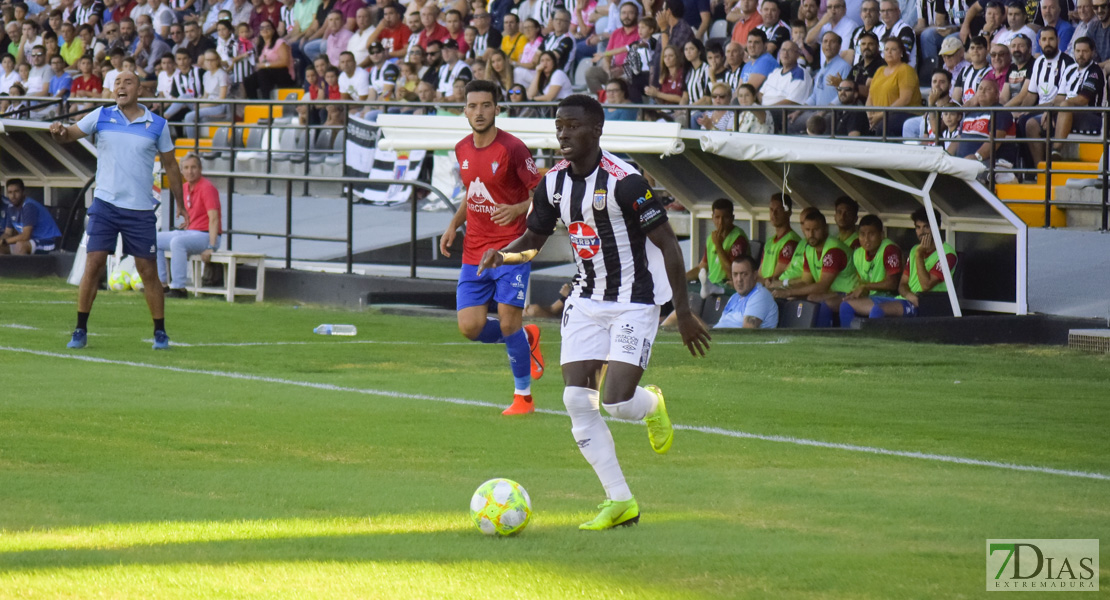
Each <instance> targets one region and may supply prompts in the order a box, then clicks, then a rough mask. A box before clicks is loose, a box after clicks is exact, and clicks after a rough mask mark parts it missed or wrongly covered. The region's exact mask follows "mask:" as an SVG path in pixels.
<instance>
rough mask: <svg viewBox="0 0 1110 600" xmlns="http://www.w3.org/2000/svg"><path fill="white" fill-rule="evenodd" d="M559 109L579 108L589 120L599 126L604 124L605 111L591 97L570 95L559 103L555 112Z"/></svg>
mask: <svg viewBox="0 0 1110 600" xmlns="http://www.w3.org/2000/svg"><path fill="white" fill-rule="evenodd" d="M560 108H581V109H582V112H583V113H585V114H586V117H587V118H588V119H589V120H591V121H593V122H594V123H596V124H597V125H599V126H600V125H604V124H605V109H604V108H602V107H601V103H600V102H598V101H597V100H595V99H594V98H593V97H591V96H587V95H585V94H571V95H570V96H567V97H566V98H563V99H562V100H560V101H559V106H558V107H557V108H556V112H558V110H559V109H560Z"/></svg>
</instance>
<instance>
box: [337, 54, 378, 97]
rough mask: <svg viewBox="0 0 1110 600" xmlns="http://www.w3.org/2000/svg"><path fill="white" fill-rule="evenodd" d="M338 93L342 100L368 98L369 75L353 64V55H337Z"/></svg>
mask: <svg viewBox="0 0 1110 600" xmlns="http://www.w3.org/2000/svg"><path fill="white" fill-rule="evenodd" d="M339 93H340V96H342V98H343V99H344V100H366V99H367V98H368V97H369V96H370V74H369V73H367V72H366V70H365V69H360V68H358V65H356V64H355V55H354V54H353V53H351V52H344V53H343V54H340V55H339Z"/></svg>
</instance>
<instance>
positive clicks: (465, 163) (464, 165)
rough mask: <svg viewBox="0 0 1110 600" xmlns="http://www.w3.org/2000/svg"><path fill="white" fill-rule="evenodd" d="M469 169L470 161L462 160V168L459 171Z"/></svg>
mask: <svg viewBox="0 0 1110 600" xmlns="http://www.w3.org/2000/svg"><path fill="white" fill-rule="evenodd" d="M469 168H470V161H469V160H465V159H464V160H463V164H462V167H460V168H459V169H460V170H463V171H465V170H466V169H469Z"/></svg>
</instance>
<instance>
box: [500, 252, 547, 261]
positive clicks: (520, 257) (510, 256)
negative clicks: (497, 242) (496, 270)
mask: <svg viewBox="0 0 1110 600" xmlns="http://www.w3.org/2000/svg"><path fill="white" fill-rule="evenodd" d="M538 253H539V250H524V251H523V252H498V254H500V255H501V260H502V263H503V264H506V265H519V264H523V263H526V262H529V261H531V260H532V259H533V258H535V257H536V254H538Z"/></svg>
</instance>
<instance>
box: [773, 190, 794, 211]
mask: <svg viewBox="0 0 1110 600" xmlns="http://www.w3.org/2000/svg"><path fill="white" fill-rule="evenodd" d="M776 200H777V201H778V202H779V204H782V208H783V210H785V211H786V212H793V211H794V199H793V198H791V197H790V194H771V201H772V202H774V201H776Z"/></svg>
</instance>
